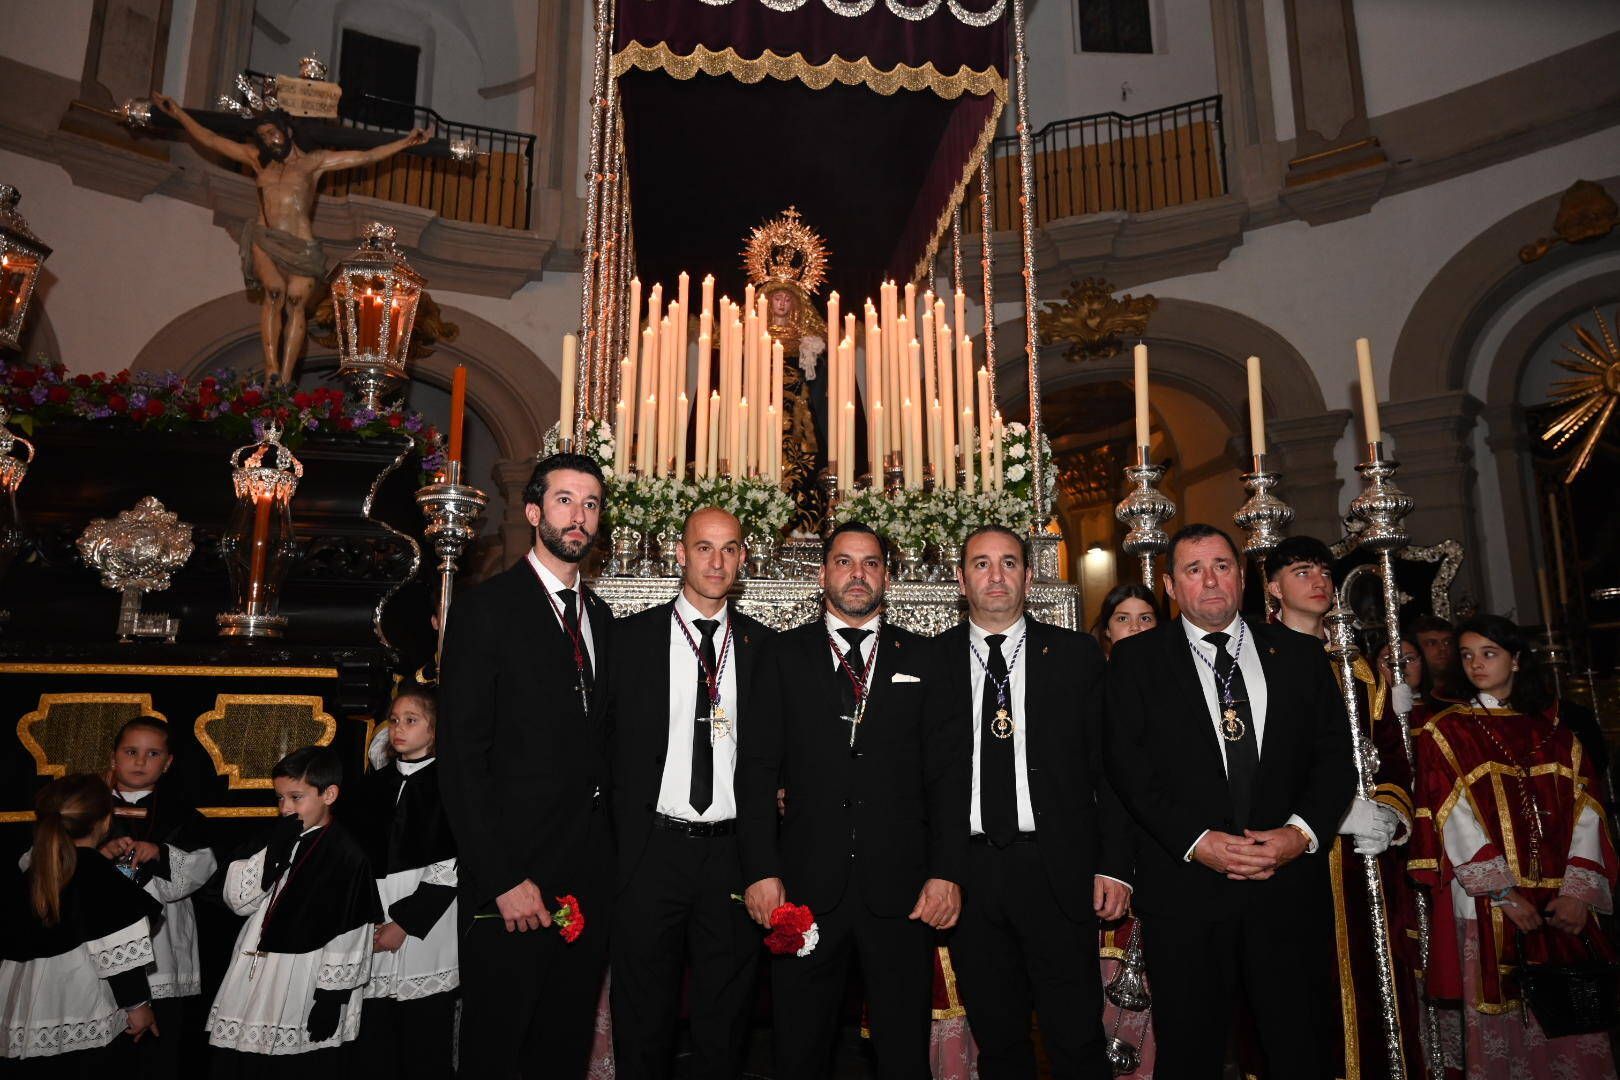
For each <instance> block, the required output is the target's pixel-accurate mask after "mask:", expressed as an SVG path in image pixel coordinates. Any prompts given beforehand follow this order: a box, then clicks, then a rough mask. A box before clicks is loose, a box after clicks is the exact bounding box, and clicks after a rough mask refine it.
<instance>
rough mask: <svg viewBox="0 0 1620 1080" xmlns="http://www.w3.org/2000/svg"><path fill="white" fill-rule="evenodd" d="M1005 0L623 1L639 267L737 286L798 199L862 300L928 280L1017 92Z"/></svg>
mask: <svg viewBox="0 0 1620 1080" xmlns="http://www.w3.org/2000/svg"><path fill="white" fill-rule="evenodd" d="M1006 30H1007V20H1006V0H925V2H923V3H921V4H908V3H905V2H903V0H853V2H848V0H718V2H717V0H618V4H617V10H616V14H615V27H614V43H613V73H614V75H615V76H617V77H618V78H619V92H620V95H621V98H622V101H623V112H624V140H625V153H626V156H627V162H628V168H627V171H628V174H629V177H630V197H631V208H632V214H633V224H634V230H635V244H636V255H637V272H638V273H639V274H640V275H641V277H642V278H643V280H645V281H649V282H651V281H664V282H673V280H674V278H675V275H676V274H678V273H679V272H680V271H681V270H687V271H689V272H690V273H691V274H692V275H693V278H694V280H695V279H698V278H701V277H702V276H703V275H704V274H706V273H712V274H714V275H715V277H716V280H717V286H718V289H719V291H721V292H726V293H729V294H730V295H732V296H734V297H735V296H737V295H739V294H740V292H741V289H742V284H743V274H742V271H741V265H740V264H741V255H740V252H741V250H742V246H743V243H744V241H745V239H746V237H747V235H748V232H749V230H750V229H752V228H753V227H754V226H756V225H759V224H762V223H763V222H764V221H766V220H767V219H769V218H772V217H775V216H776V215H777V214H779V213H781V212H782V211H783V210H785V209H787V207H789V206H790V205H791V206H796V207H797V208H798V209H799V211H800V213H801V215H802V217H803V220H804V221H805V223H806V224H808V225H809V226H811V227H812V228H814V229H815V230H816V231H817V232H819V233H820V234H821V235H822V237H823V238H824V239H825V240H826V241H827V245H828V247H829V248H830V249H831V252H832V255H831V259H830V272H829V284H830V287H831V288H833V289H837V290H838V291H839V292H840V293H841V294H842V295H843V296H844V297H846V307H845V310H858V309H857V308H855V307H854V302H858V301H859V300H860V299H861V298H864V297H866V296H868V295H871V296H874V297H875V295H876V285H877V282H879V281H880V280H881V279H883V278H885V277H892V278H895V279H898V280H912V279H914V278H916V277H918V276H919V275H920V272H921V270H922V269H923V268H924V266H925V264H926V262H927V260H928V258H929V256H930V255H932V254H933V252H934V251H935V250H936V248H937V246H938V244H939V243H940V239H941V236H942V235H944V234H945V233H946V232H948V229H949V225H950V217H951V212H952V210H953V209H954V208H955V207H956V206H957V205H958V203H959V202H960V201H961V198H962V194H963V192H964V190H965V189H966V186H967V183H968V181H969V180H970V179H971V176H972V173H973V172H974V170H975V169H976V168H977V165H978V161H979V156H980V155H981V154H982V153H984V152H985V150H986V148H987V147H988V146H989V144H990V141H991V139H992V138H993V136H994V134H995V129H996V123H997V120H998V119H999V117H1000V114H1001V109H1002V106H1003V104H1004V103H1005V101H1006V99H1007V80H1006V76H1005V74H1004V73H1005V71H1006V67H1007V64H1006V57H1007V35H1006Z"/></svg>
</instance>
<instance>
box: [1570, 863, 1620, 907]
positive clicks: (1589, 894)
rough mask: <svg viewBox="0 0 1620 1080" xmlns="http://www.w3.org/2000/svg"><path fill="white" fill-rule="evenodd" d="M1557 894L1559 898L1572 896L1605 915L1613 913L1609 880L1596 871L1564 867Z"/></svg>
mask: <svg viewBox="0 0 1620 1080" xmlns="http://www.w3.org/2000/svg"><path fill="white" fill-rule="evenodd" d="M1558 892H1559V895H1561V896H1573V897H1575V898H1576V899H1578V900H1582V901H1584V902H1585V903H1586V904H1588V905H1589V906H1591V907H1593V908H1595V909H1597V910H1598V911H1601V912H1603V913H1604V914H1605V915H1607V914H1610V913H1611V912H1613V911H1614V897H1613V896H1612V895H1611V893H1610V891H1609V879H1608V878H1606V877H1604V876H1603V875H1602V874H1600V873H1598V872H1597V871H1596V870H1588V869H1587V868H1586V867H1584V866H1567V867H1565V868H1564V885H1563V888H1561V889H1559V890H1558Z"/></svg>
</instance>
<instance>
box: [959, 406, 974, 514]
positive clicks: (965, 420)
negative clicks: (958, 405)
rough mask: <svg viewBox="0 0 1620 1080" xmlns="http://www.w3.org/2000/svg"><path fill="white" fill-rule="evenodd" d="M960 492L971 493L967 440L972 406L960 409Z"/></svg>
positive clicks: (969, 437) (969, 455)
mask: <svg viewBox="0 0 1620 1080" xmlns="http://www.w3.org/2000/svg"><path fill="white" fill-rule="evenodd" d="M961 424H962V427H961V431H962V490H963V491H965V492H967V493H968V494H970V495H971V494H972V493H973V444H972V443H970V442H969V441H968V440H969V439H971V438H972V437H973V406H971V405H964V406H963V407H962V421H961Z"/></svg>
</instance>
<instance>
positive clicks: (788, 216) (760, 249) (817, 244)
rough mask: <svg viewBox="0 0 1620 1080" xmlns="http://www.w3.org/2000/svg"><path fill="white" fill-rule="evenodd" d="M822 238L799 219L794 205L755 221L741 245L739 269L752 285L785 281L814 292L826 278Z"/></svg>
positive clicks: (811, 294)
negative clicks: (744, 244) (762, 221)
mask: <svg viewBox="0 0 1620 1080" xmlns="http://www.w3.org/2000/svg"><path fill="white" fill-rule="evenodd" d="M828 254H829V252H828V251H827V244H826V241H824V240H822V239H821V236H820V234H818V233H817V232H816V230H814V229H812V228H811V227H810V226H808V225H806V224H805V223H804V222H803V221H801V220H800V219H799V211H798V209H797V208H796V207H792V206H790V207H788V208H787V209H786V210H784V211H782V216H781V217H777V218H772V219H771V220H770V221H767V222H766V223H765V224H763V225H756V226H755V227H754V231H753V232H752V233H750V234H749V236H748V244H747V246H745V247H744V248H743V270H744V271H745V272H746V273H747V274H748V280H749V281H751V282H753V283H754V284H755V285H764V284H765V283H766V282H769V281H786V282H791V283H792V284H794V285H797V286H798V287H799V288H801V289H803V290H804V292H805V295H807V296H814V295H815V292H816V290H817V289H819V288H821V283H822V282H823V281H825V280H826V278H827V256H828Z"/></svg>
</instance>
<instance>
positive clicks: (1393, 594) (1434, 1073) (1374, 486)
mask: <svg viewBox="0 0 1620 1080" xmlns="http://www.w3.org/2000/svg"><path fill="white" fill-rule="evenodd" d="M1398 468H1400V464H1399V462H1395V461H1391V460H1390V459H1388V458H1386V457H1384V444H1383V443H1381V442H1376V443H1369V444H1367V460H1366V461H1363V462H1362V463H1361V464H1360V465H1357V466H1356V471H1357V472H1358V473H1360V474H1361V480H1362V489H1361V494H1359V495H1357V496H1356V497H1355V498H1354V499H1352V500H1351V501H1350V516H1351V517H1352V518H1355V519H1356V520H1358V521H1360V522H1362V525H1363V528H1362V530H1361V532H1360V533H1359V534H1358V535H1357V539H1356V543H1357V545H1358V546H1360V547H1364V548H1366V549H1367V550H1369V551H1374V552H1377V553H1378V571H1379V576H1380V577H1381V578H1382V579H1383V586H1384V589H1383V591H1384V631H1385V636H1386V637H1387V638H1388V640H1389V658H1390V669H1391V670H1392V671H1393V672H1394V673H1395V678H1397V679H1399V678H1402V672H1403V671H1404V670H1405V668H1406V658H1405V654H1404V653H1403V652H1402V650H1401V591H1400V587H1399V585H1398V584H1397V582H1396V580H1395V553H1396V552H1397V551H1399V550H1400V549H1401V548H1403V547H1405V546H1406V544H1407V539H1408V537H1407V534H1406V525H1405V519H1406V515H1407V514H1410V513H1411V512H1412V499H1411V497H1410V496H1409V495H1407V494H1406V493H1405V492H1404V491H1402V490H1401V489H1400V488H1399V487H1397V486H1396V485H1395V470H1396V469H1398ZM1392 697H1393V695H1392ZM1409 715H1410V713H1409V712H1404V713H1402V712H1398V713H1396V714H1395V722H1396V724H1397V726H1398V727H1399V728H1400V733H1401V750H1402V751H1403V752H1404V753H1405V754H1406V763H1407V766H1408V768H1409V769H1410V771H1411V776H1412V780H1413V783H1414V784H1415V783H1416V782H1417V756H1416V754H1415V753H1414V752H1413V749H1412V729H1411V726H1410V724H1409V723H1408V720H1407V717H1408V716H1409ZM1413 898H1414V900H1415V901H1416V909H1417V921H1418V965H1419V967H1420V968H1422V975H1423V976H1424V978H1425V979H1426V977H1427V974H1428V970H1429V896H1428V894H1427V893H1425V892H1423V891H1422V890H1421V889H1419V890H1417V891H1416V892H1415V893H1414V897H1413ZM1423 998H1424V1000H1423V1032H1424V1036H1425V1037H1424V1039H1423V1052H1424V1055H1425V1057H1426V1058H1427V1060H1426V1062H1425V1072H1426V1073H1427V1074H1428V1075H1429V1076H1430V1077H1431V1078H1433V1080H1443V1078H1444V1076H1445V1067H1444V1064H1443V1063H1442V1061H1441V1058H1440V1014H1439V1011H1438V1010H1437V1009H1436V1008H1435V1006H1434V1001H1433V999H1432V998H1430V997H1429V993H1428V986H1427V985H1426V984H1425V985H1424V988H1423Z"/></svg>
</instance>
